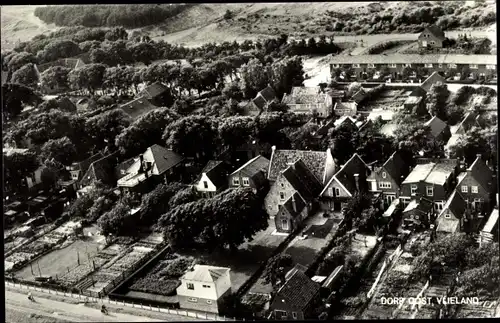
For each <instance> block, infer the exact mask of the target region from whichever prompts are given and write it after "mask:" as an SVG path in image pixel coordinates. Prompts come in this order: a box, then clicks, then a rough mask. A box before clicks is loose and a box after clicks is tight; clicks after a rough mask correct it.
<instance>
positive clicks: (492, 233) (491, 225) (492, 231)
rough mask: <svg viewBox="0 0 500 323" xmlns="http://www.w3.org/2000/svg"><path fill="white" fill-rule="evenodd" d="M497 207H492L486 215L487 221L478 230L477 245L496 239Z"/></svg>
mask: <svg viewBox="0 0 500 323" xmlns="http://www.w3.org/2000/svg"><path fill="white" fill-rule="evenodd" d="M497 233H498V209H497V208H496V209H493V211H492V212H491V214H490V216H489V217H488V221H486V224H485V225H484V227H483V228H482V229H481V232H479V237H478V240H479V245H480V246H481V245H482V244H484V243H489V242H492V241H495V242H496V241H498V234H497Z"/></svg>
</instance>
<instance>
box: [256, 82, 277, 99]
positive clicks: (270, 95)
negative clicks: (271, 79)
mask: <svg viewBox="0 0 500 323" xmlns="http://www.w3.org/2000/svg"><path fill="white" fill-rule="evenodd" d="M259 94H260V95H261V96H262V97H263V98H264V100H266V101H267V102H271V101H272V100H275V99H277V97H276V92H274V90H273V88H272V87H271V86H270V85H268V86H266V87H265V88H264V89H263V90H262V91H260V92H259Z"/></svg>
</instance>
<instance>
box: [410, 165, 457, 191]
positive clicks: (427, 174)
mask: <svg viewBox="0 0 500 323" xmlns="http://www.w3.org/2000/svg"><path fill="white" fill-rule="evenodd" d="M456 168H457V160H456V159H440V160H438V161H436V162H429V163H425V164H418V165H416V166H415V168H414V169H413V170H412V171H411V173H410V174H409V175H408V176H407V177H406V179H405V180H404V181H403V184H408V183H418V182H420V181H423V182H425V183H428V184H436V185H444V183H446V181H447V180H448V178H449V177H450V176H451V175H452V174H453V172H454V171H455V169H456Z"/></svg>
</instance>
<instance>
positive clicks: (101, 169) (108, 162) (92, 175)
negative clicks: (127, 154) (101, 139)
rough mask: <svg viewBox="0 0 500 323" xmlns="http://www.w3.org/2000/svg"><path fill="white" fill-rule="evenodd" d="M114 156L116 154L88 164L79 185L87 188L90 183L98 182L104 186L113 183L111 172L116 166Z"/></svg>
mask: <svg viewBox="0 0 500 323" xmlns="http://www.w3.org/2000/svg"><path fill="white" fill-rule="evenodd" d="M116 155H117V154H116V153H113V154H109V155H107V156H105V157H103V158H101V159H99V160H96V161H94V162H93V163H92V164H90V167H89V169H88V170H87V172H86V173H85V175H84V176H83V178H82V180H81V182H80V184H81V185H82V186H87V185H90V184H91V183H92V181H100V182H102V183H105V184H107V183H112V182H114V173H113V171H114V167H115V166H116Z"/></svg>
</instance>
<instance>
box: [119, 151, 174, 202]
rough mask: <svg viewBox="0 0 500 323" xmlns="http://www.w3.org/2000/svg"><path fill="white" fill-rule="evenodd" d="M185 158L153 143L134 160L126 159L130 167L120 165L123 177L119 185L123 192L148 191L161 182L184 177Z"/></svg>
mask: <svg viewBox="0 0 500 323" xmlns="http://www.w3.org/2000/svg"><path fill="white" fill-rule="evenodd" d="M183 160H184V157H182V156H180V155H178V154H176V153H175V152H173V151H171V150H168V149H166V148H164V147H162V146H160V145H153V146H151V147H149V148H148V149H146V151H145V152H144V153H143V154H141V155H139V156H138V157H135V158H133V161H130V160H129V161H126V162H125V164H126V165H129V166H128V167H121V166H118V168H119V169H120V176H121V177H120V178H119V179H118V183H117V185H118V187H119V188H120V190H121V191H123V192H136V193H147V192H149V191H150V190H151V189H153V188H154V187H155V186H156V185H157V184H159V183H169V182H171V181H174V180H178V179H179V178H180V177H182V173H183V172H182V166H183V164H182V161H183Z"/></svg>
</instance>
